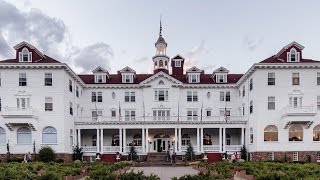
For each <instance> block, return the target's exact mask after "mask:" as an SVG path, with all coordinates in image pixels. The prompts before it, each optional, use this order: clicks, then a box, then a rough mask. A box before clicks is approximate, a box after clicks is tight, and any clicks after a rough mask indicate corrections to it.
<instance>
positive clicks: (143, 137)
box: [141, 128, 146, 152]
mask: <svg viewBox="0 0 320 180" xmlns="http://www.w3.org/2000/svg"><path fill="white" fill-rule="evenodd" d="M141 134H142V152H146V136H145V131H144V128H142V129H141Z"/></svg>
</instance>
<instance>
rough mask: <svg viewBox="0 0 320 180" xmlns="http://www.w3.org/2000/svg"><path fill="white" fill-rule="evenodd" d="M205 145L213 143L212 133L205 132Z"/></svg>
mask: <svg viewBox="0 0 320 180" xmlns="http://www.w3.org/2000/svg"><path fill="white" fill-rule="evenodd" d="M203 145H212V139H211V135H210V134H205V135H204V136H203Z"/></svg>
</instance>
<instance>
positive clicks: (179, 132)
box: [178, 128, 182, 152]
mask: <svg viewBox="0 0 320 180" xmlns="http://www.w3.org/2000/svg"><path fill="white" fill-rule="evenodd" d="M181 133H182V132H181V128H179V131H178V136H179V144H178V145H179V148H178V149H179V152H181Z"/></svg>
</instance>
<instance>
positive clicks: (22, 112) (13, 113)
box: [2, 107, 35, 118]
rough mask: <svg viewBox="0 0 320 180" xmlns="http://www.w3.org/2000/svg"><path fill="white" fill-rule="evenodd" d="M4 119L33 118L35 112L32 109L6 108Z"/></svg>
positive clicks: (3, 114)
mask: <svg viewBox="0 0 320 180" xmlns="http://www.w3.org/2000/svg"><path fill="white" fill-rule="evenodd" d="M2 117H4V118H16V117H18V118H33V117H35V111H34V110H33V109H32V107H26V108H17V107H4V109H3V113H2Z"/></svg>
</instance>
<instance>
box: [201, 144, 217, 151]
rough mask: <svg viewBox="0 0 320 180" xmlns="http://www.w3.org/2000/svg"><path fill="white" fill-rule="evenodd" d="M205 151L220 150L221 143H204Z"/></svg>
mask: <svg viewBox="0 0 320 180" xmlns="http://www.w3.org/2000/svg"><path fill="white" fill-rule="evenodd" d="M203 151H220V146H219V145H203Z"/></svg>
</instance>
